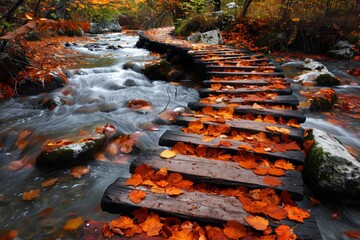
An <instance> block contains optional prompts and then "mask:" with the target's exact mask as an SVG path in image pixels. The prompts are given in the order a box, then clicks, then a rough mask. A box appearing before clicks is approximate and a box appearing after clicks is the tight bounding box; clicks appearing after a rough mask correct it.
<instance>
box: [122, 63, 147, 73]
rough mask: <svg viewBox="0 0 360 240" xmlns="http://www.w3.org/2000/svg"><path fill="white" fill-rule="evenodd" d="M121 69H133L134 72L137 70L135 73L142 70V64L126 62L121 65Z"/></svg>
mask: <svg viewBox="0 0 360 240" xmlns="http://www.w3.org/2000/svg"><path fill="white" fill-rule="evenodd" d="M123 69H125V70H126V69H131V70H133V71H134V72H137V73H142V71H143V66H142V65H141V64H140V63H136V62H126V63H125V64H124V65H123Z"/></svg>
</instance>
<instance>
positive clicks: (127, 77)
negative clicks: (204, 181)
mask: <svg viewBox="0 0 360 240" xmlns="http://www.w3.org/2000/svg"><path fill="white" fill-rule="evenodd" d="M97 40H98V41H99V42H101V43H109V44H112V45H115V46H117V45H121V46H122V47H123V48H122V49H119V50H107V49H106V45H105V46H102V47H101V48H99V49H97V50H98V51H89V50H88V49H87V48H84V47H81V43H80V45H78V46H77V47H74V49H75V50H77V51H78V52H79V53H80V55H79V56H77V58H79V59H81V60H82V64H81V65H79V66H77V67H76V68H75V69H71V72H73V73H75V74H74V75H73V76H72V77H71V78H70V82H69V84H68V86H67V87H65V88H64V89H60V90H58V91H55V92H52V93H50V94H43V95H38V96H33V97H26V98H18V99H11V100H8V101H4V102H1V103H0V236H1V235H2V233H4V232H6V231H8V230H17V231H18V233H19V239H76V238H77V235H78V233H76V232H66V231H63V230H62V226H63V225H64V223H65V222H66V221H67V220H68V219H71V218H74V217H78V216H82V217H84V218H92V219H95V220H98V221H109V220H110V219H113V218H115V217H116V216H114V215H111V214H108V213H105V212H102V211H101V208H100V201H101V197H102V195H103V192H104V190H105V188H106V187H107V186H108V185H109V184H111V183H112V182H113V181H114V180H115V179H116V178H117V177H119V176H125V177H127V176H128V175H129V173H128V168H129V163H130V161H131V160H132V159H134V158H135V157H136V156H137V154H136V153H132V154H119V155H118V156H116V158H114V159H112V160H109V161H95V160H93V159H92V160H91V159H89V161H87V162H85V163H82V165H85V166H88V167H89V168H90V170H91V172H90V173H89V174H87V175H84V176H82V177H81V178H79V179H76V178H73V177H72V176H71V175H70V174H69V173H70V171H71V167H65V168H50V169H49V168H44V167H41V168H40V167H34V166H33V163H34V159H35V158H36V156H37V155H38V154H39V152H40V149H41V146H42V145H43V143H44V142H45V141H47V140H48V139H59V138H66V137H67V136H71V135H74V134H75V135H76V134H78V133H79V131H81V130H89V129H93V128H94V127H95V126H98V125H102V124H105V123H110V124H112V125H114V126H115V127H116V129H118V130H119V131H120V132H122V133H123V134H134V133H136V134H137V136H139V140H138V141H137V147H138V148H139V149H140V150H141V151H148V150H151V149H155V148H158V144H157V143H158V138H159V136H160V135H161V134H162V133H163V132H164V131H165V130H166V129H170V128H177V127H176V126H165V125H164V126H158V130H157V131H146V130H144V126H150V127H151V126H152V125H151V124H150V122H152V120H154V119H155V118H156V117H157V115H158V114H159V113H160V112H162V111H163V110H164V109H166V108H169V109H174V108H176V107H178V106H186V105H187V103H188V102H190V101H196V100H197V99H198V93H197V92H196V91H195V90H192V89H189V88H186V87H182V86H178V85H171V84H168V83H165V82H162V81H154V82H150V81H149V80H148V79H146V77H144V76H143V75H142V74H139V73H136V72H134V71H132V70H123V68H122V66H123V65H124V63H126V62H128V61H132V62H137V63H139V64H144V63H145V62H147V61H151V60H152V59H154V57H152V56H150V55H149V52H148V51H146V50H143V49H136V48H134V45H135V43H136V41H137V37H134V36H129V35H126V34H107V35H101V36H98V39H97ZM345 64H348V63H345ZM328 67H329V70H330V71H334V72H335V73H336V74H339V75H341V74H345V71H344V70H343V69H342V68H341V67H340V66H339V65H337V63H329V66H328ZM347 67H348V66H347V65H345V66H344V69H345V68H347ZM295 72H296V71H295ZM295 72H294V71H293V70H291V71H289V73H291V74H294V73H295ZM345 77H351V76H348V75H345ZM353 81H357V82H358V81H359V79H355V78H354V79H353ZM358 83H359V82H358ZM294 88H295V89H300V87H299V86H296V85H294ZM337 91H338V92H345V93H350V92H351V93H355V94H358V95H359V88H357V87H355V86H351V85H349V86H342V87H339V88H337ZM49 97H58V98H59V99H62V100H63V101H64V102H66V103H67V104H63V105H61V106H58V107H57V108H55V110H54V111H49V110H46V109H43V108H41V107H40V106H39V102H40V101H42V100H43V99H47V98H49ZM131 99H143V100H146V101H148V102H150V103H151V104H152V111H151V112H147V113H146V112H134V111H132V110H130V109H128V108H127V107H126V103H127V101H128V100H131ZM336 114H337V115H336V117H338V118H339V119H341V120H343V119H344V118H345V119H346V120H347V121H349V122H350V123H351V124H347V125H345V126H342V125H336V124H331V123H330V122H328V121H327V116H326V115H323V114H307V119H308V120H307V121H306V123H305V125H304V126H305V127H317V128H320V129H323V130H325V131H328V132H331V133H334V134H335V135H336V136H337V137H339V138H340V139H341V140H342V141H344V143H346V144H347V145H349V146H351V147H353V148H354V149H357V150H358V149H360V146H359V144H360V143H359V142H360V141H359V131H358V130H359V122H358V120H354V119H351V118H349V117H348V116H344V115H342V114H341V112H337V113H336ZM145 128H146V127H145ZM24 130H29V131H30V134H29V136H28V138H27V139H26V140H27V141H28V143H29V144H28V145H27V146H26V148H24V149H22V150H19V149H18V147H17V145H16V142H17V139H18V136H19V134H20V133H21V132H23V131H24ZM153 130H156V129H153ZM16 161H17V162H16ZM14 163H16V164H14ZM9 166H12V167H14V168H16V169H17V170H10V169H9ZM54 177H58V178H59V181H58V182H57V183H56V184H55V185H53V186H51V187H49V188H44V189H42V191H41V194H40V197H39V198H38V199H35V200H33V201H29V202H25V201H23V200H22V198H21V196H22V193H23V192H25V191H28V190H30V189H37V188H40V186H41V182H42V181H44V180H47V179H50V178H54ZM308 207H309V208H311V209H312V211H313V212H314V213H315V214H316V215H317V219H318V225H319V228H320V230H321V232H322V236H323V239H329V240H330V239H334V240H335V239H336V240H337V239H347V238H346V237H344V235H343V234H342V232H344V231H347V230H360V210H359V208H357V207H353V206H344V205H343V204H341V205H340V204H335V205H330V204H325V203H324V204H321V205H319V206H316V207H311V206H308ZM337 210H339V212H340V214H339V217H337V219H336V220H333V219H332V218H331V215H332V214H333V212H334V211H337Z"/></svg>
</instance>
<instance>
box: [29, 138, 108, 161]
mask: <svg viewBox="0 0 360 240" xmlns="http://www.w3.org/2000/svg"><path fill="white" fill-rule="evenodd" d="M104 142H105V134H99V133H96V134H95V133H93V134H90V135H87V136H82V137H81V138H79V137H74V138H73V139H71V140H57V141H55V142H50V143H48V144H47V145H46V146H45V147H44V148H43V151H42V152H41V153H40V155H39V156H38V157H37V159H36V163H37V164H38V165H66V164H73V163H77V162H79V161H81V160H84V159H85V158H88V157H91V156H92V155H93V154H95V153H96V152H97V151H99V150H100V149H101V148H102V146H103V144H104Z"/></svg>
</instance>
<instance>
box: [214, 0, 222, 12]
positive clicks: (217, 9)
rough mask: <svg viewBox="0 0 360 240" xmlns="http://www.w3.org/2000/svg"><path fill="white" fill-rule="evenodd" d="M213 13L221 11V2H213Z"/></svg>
mask: <svg viewBox="0 0 360 240" xmlns="http://www.w3.org/2000/svg"><path fill="white" fill-rule="evenodd" d="M214 6H215V12H218V11H220V10H221V0H214Z"/></svg>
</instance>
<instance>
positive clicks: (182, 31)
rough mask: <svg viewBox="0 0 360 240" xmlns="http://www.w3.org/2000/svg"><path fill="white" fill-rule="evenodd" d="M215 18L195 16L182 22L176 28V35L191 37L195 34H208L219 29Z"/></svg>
mask: <svg viewBox="0 0 360 240" xmlns="http://www.w3.org/2000/svg"><path fill="white" fill-rule="evenodd" d="M218 24H219V23H218V21H217V20H216V19H215V18H206V17H205V16H203V15H195V16H193V17H190V18H188V19H185V20H182V21H180V22H179V23H178V24H177V26H176V27H175V31H174V35H176V36H189V35H190V34H191V33H193V32H206V31H209V30H213V29H216V28H219V26H218Z"/></svg>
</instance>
